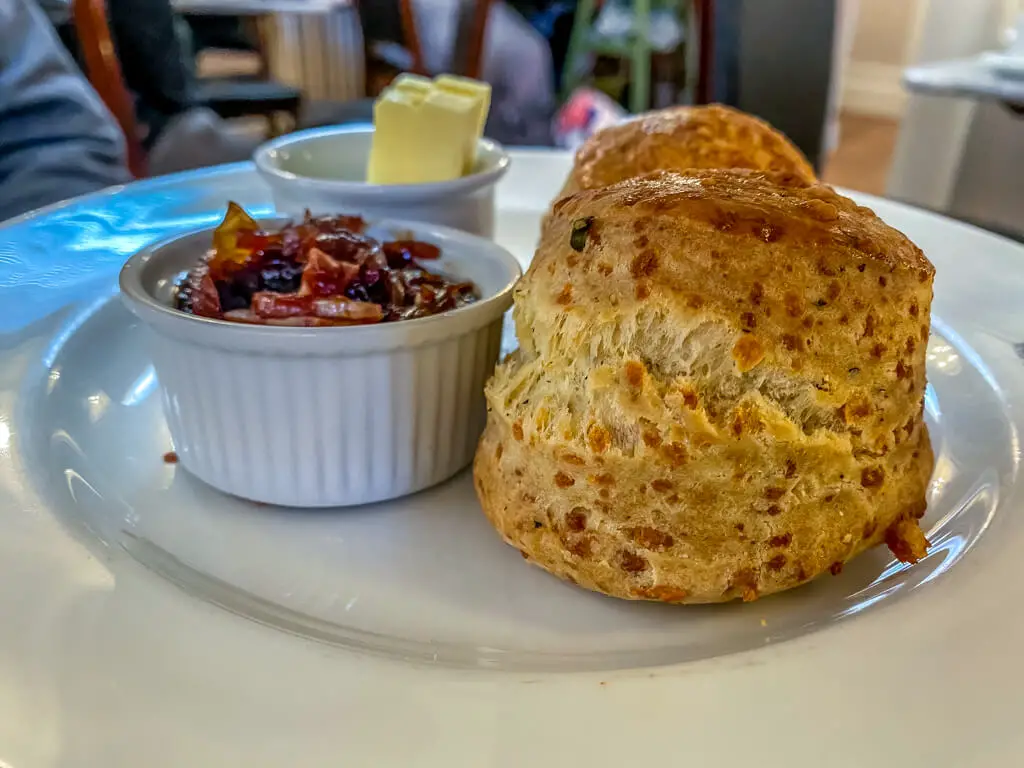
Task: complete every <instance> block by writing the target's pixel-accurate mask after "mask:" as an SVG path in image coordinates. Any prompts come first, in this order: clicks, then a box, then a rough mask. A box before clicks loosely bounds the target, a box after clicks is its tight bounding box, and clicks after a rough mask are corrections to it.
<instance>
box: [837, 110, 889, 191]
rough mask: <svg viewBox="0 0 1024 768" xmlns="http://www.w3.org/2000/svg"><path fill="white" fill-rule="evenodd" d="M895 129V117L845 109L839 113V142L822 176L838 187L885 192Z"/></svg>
mask: <svg viewBox="0 0 1024 768" xmlns="http://www.w3.org/2000/svg"><path fill="white" fill-rule="evenodd" d="M898 133H899V123H898V122H897V121H895V120H888V119H885V118H879V117H867V116H864V115H853V114H849V113H844V114H843V115H842V116H841V117H840V128H839V146H838V147H837V148H836V151H835V153H834V154H833V155H832V157H831V159H830V160H829V162H828V164H827V165H826V166H825V173H824V174H823V177H824V180H825V181H826V182H828V183H829V184H835V185H836V186H838V187H846V188H847V189H853V190H856V191H858V192H869V193H871V194H874V195H884V194H885V182H886V179H887V177H888V175H889V166H890V165H892V156H893V152H894V150H895V149H896V136H897V134H898Z"/></svg>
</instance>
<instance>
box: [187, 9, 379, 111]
mask: <svg viewBox="0 0 1024 768" xmlns="http://www.w3.org/2000/svg"><path fill="white" fill-rule="evenodd" d="M172 5H173V6H174V10H175V11H177V12H178V13H180V14H182V15H191V16H241V17H246V18H250V19H252V21H253V22H254V24H255V25H256V28H257V31H258V34H259V39H260V47H261V49H262V50H261V54H262V55H263V57H264V58H265V61H266V65H267V67H266V68H267V74H268V75H269V76H270V78H272V79H273V80H276V81H277V82H281V83H286V84H288V85H293V86H295V87H297V88H299V89H301V90H302V94H303V98H304V99H305V100H307V101H321V102H346V101H353V100H356V99H361V98H363V96H364V95H365V94H364V91H365V82H366V79H365V74H364V64H365V59H364V55H363V36H362V32H361V29H360V25H359V11H358V8H357V7H356V5H355V2H354V0H172Z"/></svg>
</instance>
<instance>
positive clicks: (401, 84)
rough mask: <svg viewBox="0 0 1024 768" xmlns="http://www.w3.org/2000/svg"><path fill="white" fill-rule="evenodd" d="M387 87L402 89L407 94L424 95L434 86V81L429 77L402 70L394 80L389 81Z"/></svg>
mask: <svg viewBox="0 0 1024 768" xmlns="http://www.w3.org/2000/svg"><path fill="white" fill-rule="evenodd" d="M388 87H389V88H393V89H394V90H396V91H402V92H403V93H408V94H409V95H416V94H419V95H420V96H426V95H427V94H428V93H430V91H431V90H433V88H434V81H433V80H431V79H430V78H429V77H423V76H422V75H414V74H412V73H410V72H403V73H402V74H400V75H399V76H398V77H396V78H395V79H394V80H392V81H391V85H390V86H388Z"/></svg>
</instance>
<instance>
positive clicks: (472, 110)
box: [367, 80, 479, 184]
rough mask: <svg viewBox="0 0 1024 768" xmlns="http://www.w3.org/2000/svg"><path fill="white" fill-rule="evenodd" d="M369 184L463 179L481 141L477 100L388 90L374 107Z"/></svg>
mask: <svg viewBox="0 0 1024 768" xmlns="http://www.w3.org/2000/svg"><path fill="white" fill-rule="evenodd" d="M373 122H374V126H375V130H374V134H373V141H372V144H371V147H370V162H369V166H368V168H367V180H368V181H369V182H370V183H371V184H421V183H428V182H433V181H448V180H450V179H456V178H458V177H460V176H462V174H463V171H464V169H465V167H466V163H467V158H468V157H469V155H470V153H471V151H472V149H473V148H474V147H475V145H476V141H477V126H478V122H479V115H478V113H477V106H476V103H475V102H474V101H473V99H470V98H467V97H465V96H460V95H458V94H454V93H449V92H445V91H441V90H438V89H436V88H431V89H429V90H427V91H425V92H424V91H422V90H420V89H417V88H416V87H415V85H410V81H409V80H407V81H406V84H405V85H404V86H400V87H398V88H388V89H387V90H385V91H384V93H383V94H382V95H381V97H380V98H379V99H378V100H377V103H376V104H374V107H373Z"/></svg>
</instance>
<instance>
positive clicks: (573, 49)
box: [562, 0, 712, 113]
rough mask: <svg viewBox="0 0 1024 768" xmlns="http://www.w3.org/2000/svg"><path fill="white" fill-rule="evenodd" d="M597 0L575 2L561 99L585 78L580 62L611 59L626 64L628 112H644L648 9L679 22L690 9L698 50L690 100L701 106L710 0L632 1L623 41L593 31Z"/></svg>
mask: <svg viewBox="0 0 1024 768" xmlns="http://www.w3.org/2000/svg"><path fill="white" fill-rule="evenodd" d="M598 5H599V2H598V0H579V4H578V5H577V7H576V15H575V17H574V19H573V25H572V32H571V34H570V37H569V49H568V51H567V52H566V57H565V66H564V67H563V75H562V91H563V97H567V96H568V95H569V94H570V93H571V92H572V90H573V89H574V88H576V87H577V86H579V85H580V83H581V82H582V81H583V79H584V77H585V72H584V71H583V69H584V66H583V61H584V59H585V58H586V57H588V56H592V55H594V56H598V55H604V56H615V57H618V58H622V59H626V60H628V61H629V68H630V72H629V74H630V78H629V81H630V88H629V111H630V112H633V113H638V112H644V111H645V110H647V109H649V108H650V105H651V53H652V52H653V49H652V47H651V42H650V29H651V12H652V10H660V9H667V10H669V11H672V12H674V13H676V14H677V16H678V17H680V18H681V19H682V20H683V22H684V23H685V22H686V21H687V20H688V17H689V12H690V10H691V8H690V6H691V5H693V6H695V7H694V8H693V10H694V11H696V14H695V15H696V21H697V23H698V25H699V29H698V30H697V31H698V37H699V41H700V42H699V44H700V48H701V56H700V66H699V67H698V78H697V88H696V92H695V98H694V101H696V102H697V103H705V102H706V101H707V99H708V93H707V91H708V72H707V69H708V66H709V63H710V56H709V54H710V41H711V23H712V18H711V6H712V0H696V1H695V2H689V0H632V10H633V27H632V31H631V33H630V34H629V35H628V36H627V37H626V38H625V39H623V40H621V41H619V40H601V39H599V38H598V37H597V36H596V35H595V33H594V29H593V24H594V14H595V11H596V10H597V7H598ZM692 31H693V30H692V28H691V30H690V32H692Z"/></svg>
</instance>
